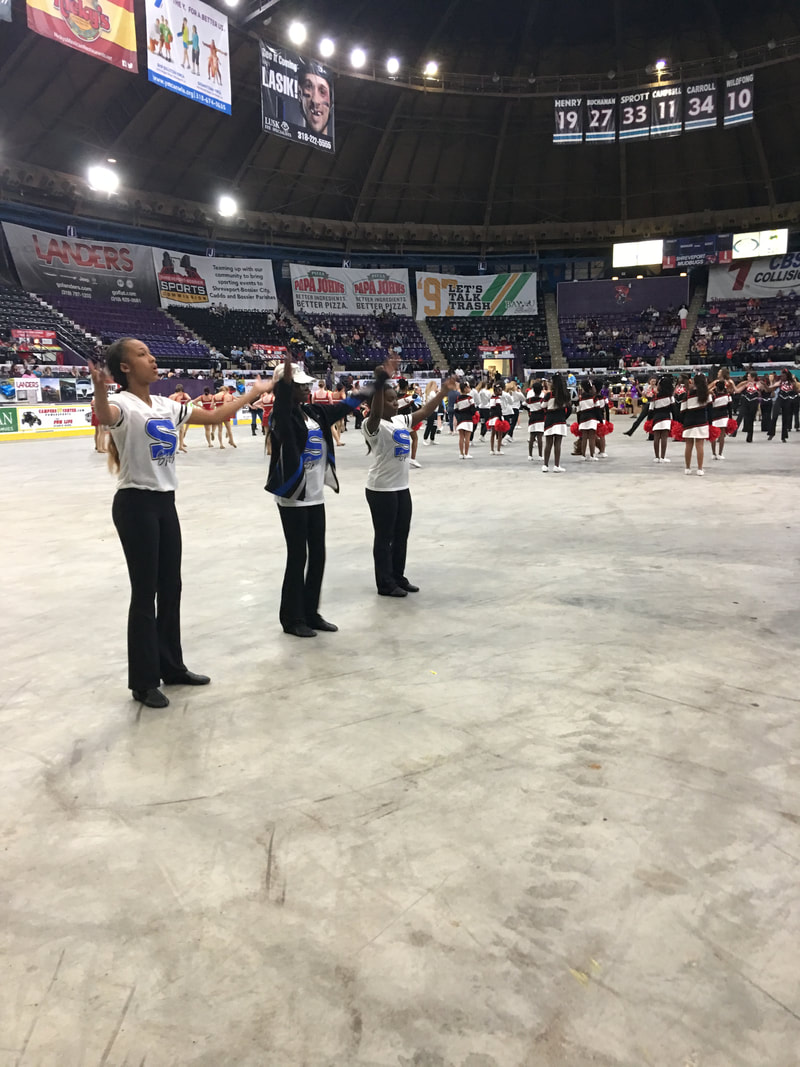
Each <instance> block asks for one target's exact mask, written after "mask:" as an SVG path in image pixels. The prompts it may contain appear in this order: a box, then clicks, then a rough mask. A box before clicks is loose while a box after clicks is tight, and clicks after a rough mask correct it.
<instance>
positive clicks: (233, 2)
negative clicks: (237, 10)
mask: <svg viewBox="0 0 800 1067" xmlns="http://www.w3.org/2000/svg"><path fill="white" fill-rule="evenodd" d="M238 3H239V0H225V6H226V7H236V6H237V4H238Z"/></svg>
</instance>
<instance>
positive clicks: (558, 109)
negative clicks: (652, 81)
mask: <svg viewBox="0 0 800 1067" xmlns="http://www.w3.org/2000/svg"><path fill="white" fill-rule="evenodd" d="M754 82H755V76H754V75H753V73H752V71H751V72H750V73H747V74H737V75H734V76H732V77H729V78H725V79H724V83H723V85H722V86H720V85H719V84H718V82H717V80H716V79H715V78H704V79H701V80H698V81H695V82H687V83H686V84H681V85H663V86H662V85H658V86H655V87H650V88H648V89H632V90H631V91H630V92H625V93H606V94H604V95H597V96H584V95H582V94H581V95H575V96H559V97H556V98H555V100H554V101H553V103H554V107H555V129H554V132H553V142H554V143H555V144H581V143H582V142H583V141H587V142H592V143H596V142H602V141H605V142H608V141H616V140H617V138H619V140H620V141H644V140H649V139H650V138H651V137H677V136H678V135H679V134H681V133H683V132H688V131H690V130H708V129H713V128H715V127H716V126H717V125H718V124H719V116H720V114H722V121H723V126H725V127H728V126H741V125H742V124H743V123H745V122H752V121H753V102H754Z"/></svg>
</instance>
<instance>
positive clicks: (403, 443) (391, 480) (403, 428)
mask: <svg viewBox="0 0 800 1067" xmlns="http://www.w3.org/2000/svg"><path fill="white" fill-rule="evenodd" d="M414 421H415V416H413V415H395V416H394V417H393V418H392V419H381V421H380V424H379V425H378V430H377V432H376V433H374V434H371V433H370V432H369V430H368V429H367V420H366V419H364V422H363V424H362V426H361V432H362V433H363V434H364V437H365V439H366V441H367V443H368V444H369V448H370V456H371V459H372V463H371V464H370V468H369V473H368V474H367V489H374V490H375V491H376V492H378V493H391V492H395V491H396V490H398V489H408V461H409V459H410V457H411V427H412V426H413V425H414Z"/></svg>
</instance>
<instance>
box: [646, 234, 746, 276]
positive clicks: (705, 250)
mask: <svg viewBox="0 0 800 1067" xmlns="http://www.w3.org/2000/svg"><path fill="white" fill-rule="evenodd" d="M732 258H733V234H732V233H719V234H710V235H709V236H707V237H669V238H667V239H666V240H665V241H664V254H663V258H662V260H661V266H662V267H663V268H664V269H665V270H675V269H683V268H685V267H699V266H701V265H710V264H712V263H730V262H731V260H732Z"/></svg>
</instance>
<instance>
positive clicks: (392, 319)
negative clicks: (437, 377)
mask: <svg viewBox="0 0 800 1067" xmlns="http://www.w3.org/2000/svg"><path fill="white" fill-rule="evenodd" d="M297 317H298V318H299V319H300V321H301V322H302V323H303V325H304V326H305V327H306V329H308V330H309V331H310V332H311V333H312V334H313V335H314V338H315V340H316V341H317V343H318V344H320V345H321V346H322V347H323V349H324V350H325V351H326V352H327V353H328V355H329V356H330V358H331V359H333V360H335V361H336V362H338V363H341V364H342V365H343V366H344V367H346V368H347V369H348V370H352V371H356V370H371V369H372V368H373V367H375V366H377V365H378V364H380V363H383V361H384V360H385V359H386V357H387V355H388V354H389V353H390V352H395V353H396V354H397V355H399V356H400V360H401V366H402V368H403V371H404V372H413V371H416V370H420V369H424V368H428V367H431V366H432V365H433V359H432V357H431V350H430V348H428V345H427V344H426V343H425V339H424V338H423V336H422V334H421V333H420V329H419V326H417V323H416V322H415V321H414V319H411V318H409V317H408V316H404V315H394V314H392V313H391V312H380V313H379V314H377V315H369V316H367V315H336V316H330V315H327V316H326V315H308V314H298V316H297Z"/></svg>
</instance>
